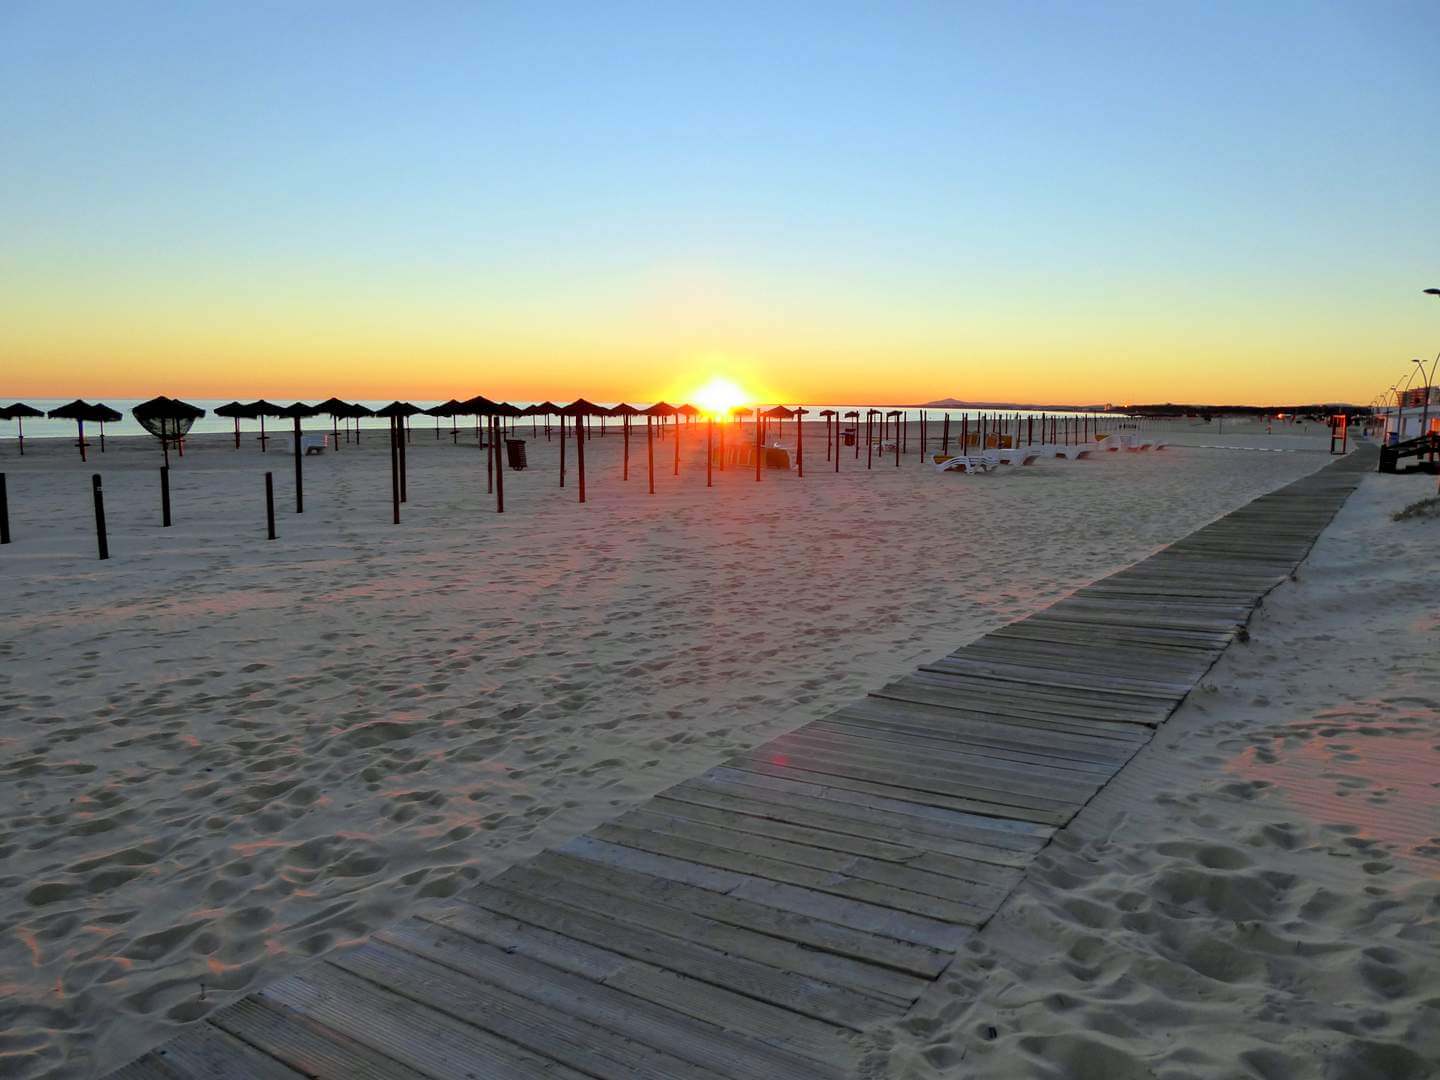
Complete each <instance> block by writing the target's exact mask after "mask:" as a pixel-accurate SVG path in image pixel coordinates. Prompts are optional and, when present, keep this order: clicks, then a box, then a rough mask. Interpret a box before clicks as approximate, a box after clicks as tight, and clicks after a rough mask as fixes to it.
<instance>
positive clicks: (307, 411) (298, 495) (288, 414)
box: [275, 401, 320, 514]
mask: <svg viewBox="0 0 1440 1080" xmlns="http://www.w3.org/2000/svg"><path fill="white" fill-rule="evenodd" d="M319 411H320V408H319V406H317V405H306V404H305V403H304V402H303V401H296V402H293V403H292V404H290V405H285V406H283V407H281V408H279V409H277V410H276V412H275V415H276V416H281V417H284V418H285V419H287V420H291V421H293V422H294V424H295V436H294V445H293V446H292V447H291V449H292V450H293V451H294V456H295V512H296V513H297V514H303V513H304V512H305V478H304V469H303V467H302V464H301V463H302V462H304V460H305V451H304V450H303V449H302V448H301V446H300V421H301V420H304V419H306V418H307V417H311V416H314V415H315V414H316V413H318V412H319Z"/></svg>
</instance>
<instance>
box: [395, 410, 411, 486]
mask: <svg viewBox="0 0 1440 1080" xmlns="http://www.w3.org/2000/svg"><path fill="white" fill-rule="evenodd" d="M396 419H397V420H398V421H399V422H400V436H401V437H400V439H399V440H398V442H399V445H400V501H401V502H402V503H403V502H409V501H410V492H409V491H408V490H407V487H406V484H405V480H406V474H407V473H408V472H409V471H410V470H409V469H408V468H406V466H405V443H406V442H407V441H409V439H410V425H409V424H408V423H406V418H405V417H403V416H400V417H396Z"/></svg>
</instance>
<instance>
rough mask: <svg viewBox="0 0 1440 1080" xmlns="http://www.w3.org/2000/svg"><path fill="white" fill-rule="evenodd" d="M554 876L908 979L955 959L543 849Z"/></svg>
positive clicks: (538, 861)
mask: <svg viewBox="0 0 1440 1080" xmlns="http://www.w3.org/2000/svg"><path fill="white" fill-rule="evenodd" d="M528 865H529V866H530V867H532V868H533V869H535V870H539V871H542V872H544V873H547V874H550V875H552V876H554V877H564V878H569V879H570V880H575V881H583V882H584V883H586V884H587V885H589V886H591V887H592V888H603V889H607V890H609V891H610V892H614V893H616V894H617V895H621V896H634V897H644V898H645V899H646V900H648V901H653V902H654V903H656V904H661V905H664V906H666V907H671V908H675V909H676V910H679V911H684V912H689V913H691V914H695V915H699V916H701V917H703V918H706V919H710V920H713V921H715V922H718V923H724V924H727V925H730V926H735V927H741V928H744V929H747V930H751V931H754V932H755V933H758V934H763V935H766V936H767V937H769V938H774V939H777V940H779V941H782V942H794V943H795V944H797V945H801V946H804V947H805V948H806V949H809V950H812V951H815V952H818V953H830V954H833V955H835V956H838V957H842V958H848V959H853V960H856V961H859V962H861V963H863V964H865V965H866V966H868V967H870V968H873V969H879V970H888V971H891V972H894V973H895V974H897V975H899V976H901V977H902V978H903V979H906V980H909V979H912V978H914V979H921V980H926V981H928V980H930V979H933V978H934V977H935V976H936V975H938V974H939V973H940V972H941V971H942V970H944V968H945V966H946V965H947V964H948V963H949V962H950V954H949V953H948V952H945V951H943V950H940V949H936V948H932V947H931V946H928V945H919V944H915V943H914V942H910V941H903V940H901V939H899V938H895V937H887V936H884V935H880V934H876V933H872V932H869V931H866V930H856V929H853V928H851V927H850V926H846V925H842V924H841V923H838V922H830V921H827V920H825V919H821V918H813V917H808V916H806V915H802V914H796V913H793V912H791V911H790V910H789V909H780V908H773V907H768V906H766V905H763V904H756V903H752V902H750V901H748V900H742V899H739V898H737V897H734V896H729V895H725V894H723V893H716V892H711V891H710V890H709V889H700V888H696V887H695V886H693V885H686V884H685V883H684V882H680V881H672V880H670V879H668V878H659V877H655V876H653V875H651V874H642V873H640V872H639V871H636V870H630V869H627V868H624V867H620V866H614V865H607V864H603V863H598V862H592V861H587V860H584V859H577V858H574V857H572V856H569V855H562V854H560V853H559V852H556V851H546V852H543V853H542V854H540V855H538V856H537V857H536V858H535V859H534V860H533V861H532V862H531V863H530V864H528Z"/></svg>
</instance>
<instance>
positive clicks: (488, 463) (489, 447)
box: [485, 416, 495, 495]
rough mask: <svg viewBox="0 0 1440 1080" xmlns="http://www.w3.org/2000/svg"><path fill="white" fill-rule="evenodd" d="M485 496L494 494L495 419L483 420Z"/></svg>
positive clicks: (490, 417)
mask: <svg viewBox="0 0 1440 1080" xmlns="http://www.w3.org/2000/svg"><path fill="white" fill-rule="evenodd" d="M485 494H486V495H494V494H495V417H493V416H487V417H486V418H485Z"/></svg>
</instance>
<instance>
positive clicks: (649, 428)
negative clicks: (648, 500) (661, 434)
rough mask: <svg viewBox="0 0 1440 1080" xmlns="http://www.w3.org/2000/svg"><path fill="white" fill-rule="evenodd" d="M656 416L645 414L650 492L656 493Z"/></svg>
mask: <svg viewBox="0 0 1440 1080" xmlns="http://www.w3.org/2000/svg"><path fill="white" fill-rule="evenodd" d="M654 420H655V418H654V417H653V416H651V415H650V414H649V413H646V414H645V463H646V468H647V469H648V470H649V473H650V494H651V495H654V494H655V424H654Z"/></svg>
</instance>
